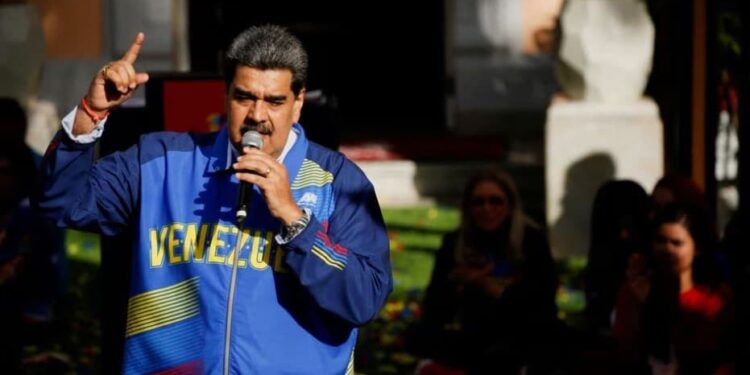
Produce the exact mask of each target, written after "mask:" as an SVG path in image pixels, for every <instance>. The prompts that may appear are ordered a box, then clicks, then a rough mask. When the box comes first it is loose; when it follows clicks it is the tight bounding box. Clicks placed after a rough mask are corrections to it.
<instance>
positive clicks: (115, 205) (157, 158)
mask: <svg viewBox="0 0 750 375" xmlns="http://www.w3.org/2000/svg"><path fill="white" fill-rule="evenodd" d="M143 43H144V35H143V34H138V36H137V37H136V38H135V41H134V42H133V44H132V46H131V47H130V49H129V50H128V51H127V53H126V54H125V55H124V56H123V58H122V59H121V60H118V61H114V62H111V63H109V64H107V65H106V66H104V68H102V69H101V70H100V71H99V72H97V74H96V76H95V77H94V79H93V81H92V82H91V85H90V87H89V90H88V93H86V95H85V96H84V97H83V98H82V99H81V103H80V105H79V106H78V107H77V108H76V109H75V110H74V111H73V112H71V113H70V114H69V115H68V116H67V117H66V118H65V119H64V120H63V130H61V131H60V132H59V133H58V134H57V136H56V137H55V139H54V140H53V142H52V144H51V145H50V147H49V149H48V151H47V154H46V156H45V159H44V163H43V174H44V176H43V177H44V183H43V191H42V194H41V197H40V204H39V206H40V209H41V211H42V213H43V214H44V215H45V216H46V217H49V218H51V219H54V220H56V221H57V222H58V223H60V225H63V226H65V227H71V228H80V229H84V230H94V231H99V232H101V233H103V234H106V235H114V234H117V233H120V232H122V231H123V230H124V229H126V228H130V229H132V232H133V233H134V238H133V245H132V248H133V269H132V282H131V286H130V295H129V301H128V318H127V319H128V320H127V328H126V332H125V336H126V341H125V353H124V365H123V373H127V374H145V373H170V374H193V373H195V374H203V373H209V374H342V373H353V351H354V343H355V341H356V336H357V327H358V326H360V325H362V324H364V323H366V322H367V321H369V320H370V319H372V318H373V317H375V316H376V315H377V313H378V311H379V310H380V308H381V306H382V305H383V303H384V302H385V300H386V297H387V296H388V294H389V293H390V291H391V289H392V279H391V269H390V261H389V246H388V238H387V235H386V231H385V226H384V224H383V219H382V215H381V213H380V208H379V206H378V203H377V200H376V198H375V193H374V190H373V187H372V184H371V183H370V182H369V181H368V180H367V178H366V177H365V176H364V174H363V173H362V171H361V170H359V169H358V168H357V167H356V166H355V165H354V164H353V163H352V162H351V161H349V160H347V159H346V158H345V157H344V156H342V155H341V154H339V153H336V152H333V151H331V150H328V149H326V148H324V147H322V146H320V145H317V144H315V143H313V142H311V141H309V140H308V139H307V138H306V137H305V132H304V130H303V129H302V127H301V126H300V125H299V124H298V123H297V121H298V120H299V117H300V111H301V110H302V105H303V101H304V92H305V80H306V74H307V54H306V52H305V50H304V49H303V47H302V45H301V43H300V42H299V40H298V39H297V38H295V37H294V36H292V35H291V34H290V33H289V32H288V31H286V30H285V29H283V28H281V27H278V26H261V27H251V28H249V29H247V30H245V31H244V32H242V33H241V34H240V35H239V36H237V37H236V38H235V39H234V41H233V42H232V44H231V46H230V47H229V49H228V52H227V54H226V59H225V72H224V74H225V79H226V83H227V93H226V101H225V102H226V111H227V119H228V123H227V125H226V127H224V129H222V130H221V131H219V132H218V133H212V134H202V135H198V134H183V133H169V132H163V133H152V134H147V135H144V136H142V137H141V138H140V141H139V142H138V143H137V144H136V145H134V146H132V147H130V148H129V149H128V150H126V151H124V152H119V153H115V154H112V155H109V156H107V157H104V158H102V159H100V160H97V161H95V160H94V145H95V143H96V140H97V139H98V138H99V137H100V136H101V133H102V131H103V130H104V125H105V122H106V120H105V119H106V117H107V114H108V112H109V111H110V110H111V109H112V108H114V107H116V106H118V105H120V104H121V103H122V102H124V101H125V100H127V99H128V98H129V97H130V96H131V94H132V93H133V91H134V90H135V89H136V88H137V87H138V86H139V85H141V84H143V83H145V82H146V81H147V80H148V75H147V74H145V73H139V72H137V71H136V70H135V68H134V63H135V61H136V59H137V57H138V52H139V50H140V47H141V45H142V44H143ZM246 132H253V133H252V137H251V138H254V139H255V141H254V142H253V143H252V144H246V145H245V146H246V147H243V145H242V143H243V142H242V139H243V134H245V133H246ZM241 183H242V184H245V186H246V187H245V188H243V189H240V186H241ZM240 191H244V193H243V194H240V199H238V198H237V197H238V193H240ZM238 205H239V206H241V207H242V209H243V210H245V211H246V218H243V217H241V218H240V220H238V219H237V207H238Z"/></svg>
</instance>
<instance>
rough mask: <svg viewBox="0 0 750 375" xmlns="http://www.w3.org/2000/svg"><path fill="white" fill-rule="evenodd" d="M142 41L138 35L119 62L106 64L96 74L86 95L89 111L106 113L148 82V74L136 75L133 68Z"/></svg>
mask: <svg viewBox="0 0 750 375" xmlns="http://www.w3.org/2000/svg"><path fill="white" fill-rule="evenodd" d="M144 40H145V36H144V35H143V33H138V35H136V36H135V40H133V44H131V45H130V48H128V51H127V52H125V55H123V56H122V58H121V59H120V60H117V61H112V62H110V63H108V64H107V65H105V66H104V67H103V68H102V69H101V70H99V72H97V73H96V76H95V77H94V79H93V81H92V82H91V85H90V86H89V92H88V94H87V95H86V99H87V100H88V105H89V107H90V108H91V110H93V111H95V112H106V111H108V110H110V109H112V108H114V107H116V106H118V105H120V104H121V103H122V102H124V101H126V100H128V98H130V97H131V96H132V95H133V92H134V91H135V89H136V88H137V87H138V85H141V84H143V83H146V81H148V74H146V73H136V71H135V68H134V67H133V64H135V60H136V59H138V53H139V52H140V50H141V46H142V45H143V41H144Z"/></svg>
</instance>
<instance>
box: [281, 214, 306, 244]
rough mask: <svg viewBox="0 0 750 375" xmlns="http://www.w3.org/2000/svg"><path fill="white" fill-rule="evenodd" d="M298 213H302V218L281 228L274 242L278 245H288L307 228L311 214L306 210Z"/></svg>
mask: <svg viewBox="0 0 750 375" xmlns="http://www.w3.org/2000/svg"><path fill="white" fill-rule="evenodd" d="M300 212H302V216H300V217H299V218H298V219H297V220H294V221H292V222H291V223H289V224H283V225H282V226H281V231H280V233H279V234H278V235H277V236H276V241H277V242H278V243H279V244H281V245H284V244H286V243H289V242H290V241H292V240H293V239H294V238H295V237H297V235H299V234H300V233H302V231H304V230H305V228H307V225H308V224H310V219H311V218H312V212H311V211H310V210H308V209H303V210H302V211H300Z"/></svg>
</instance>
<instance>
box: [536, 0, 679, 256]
mask: <svg viewBox="0 0 750 375" xmlns="http://www.w3.org/2000/svg"><path fill="white" fill-rule="evenodd" d="M561 27H562V40H561V44H560V50H559V58H558V63H557V77H558V80H559V82H560V84H561V86H562V87H563V90H564V95H562V98H561V99H560V100H556V101H554V102H553V104H552V105H551V106H550V107H549V109H548V111H547V123H546V125H545V146H546V147H545V178H546V185H547V188H546V200H547V202H546V206H547V223H548V225H549V229H550V240H551V243H552V247H553V252H554V254H555V256H556V257H569V256H578V257H585V256H586V255H587V254H588V251H589V237H590V233H589V228H590V217H591V205H592V203H593V200H594V195H595V193H596V190H597V189H598V188H599V186H601V184H602V183H604V182H605V181H607V180H610V179H631V180H634V181H636V182H638V183H640V184H641V185H642V186H643V187H644V188H645V189H646V190H647V191H650V190H651V189H652V187H653V185H654V184H655V183H656V181H657V180H658V179H659V177H661V176H662V174H663V173H664V171H663V168H664V166H663V153H664V151H663V135H662V124H661V120H660V118H659V110H658V108H657V106H656V104H655V103H654V102H653V101H652V100H651V99H649V98H646V97H643V90H644V88H645V86H646V82H647V80H648V74H649V72H650V70H651V60H652V56H653V44H654V27H653V24H652V23H651V19H650V18H649V15H648V12H647V9H646V4H645V2H644V1H643V0H617V1H601V0H568V1H567V3H566V5H565V8H564V9H563V13H562V16H561Z"/></svg>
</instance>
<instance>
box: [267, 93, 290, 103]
mask: <svg viewBox="0 0 750 375" xmlns="http://www.w3.org/2000/svg"><path fill="white" fill-rule="evenodd" d="M263 99H264V100H266V101H267V102H283V101H285V100H286V95H268V96H266V97H265V98H263Z"/></svg>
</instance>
